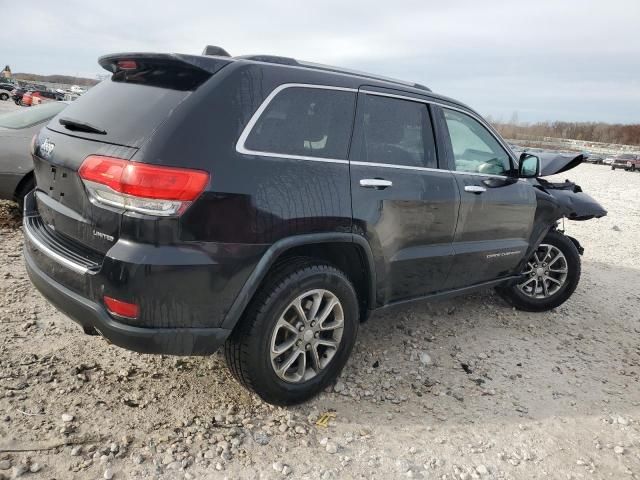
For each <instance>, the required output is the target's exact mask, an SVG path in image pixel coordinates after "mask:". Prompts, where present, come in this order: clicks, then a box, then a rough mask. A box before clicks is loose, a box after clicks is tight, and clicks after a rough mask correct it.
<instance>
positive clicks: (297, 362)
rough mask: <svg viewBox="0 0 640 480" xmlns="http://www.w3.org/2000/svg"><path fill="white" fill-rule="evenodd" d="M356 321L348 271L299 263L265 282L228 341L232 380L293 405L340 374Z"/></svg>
mask: <svg viewBox="0 0 640 480" xmlns="http://www.w3.org/2000/svg"><path fill="white" fill-rule="evenodd" d="M316 301H317V303H316ZM335 302H337V303H335ZM316 305H317V307H316ZM331 305H333V306H331ZM327 312H328V313H327ZM323 313H327V316H324V315H323ZM303 315H304V317H303ZM323 318H324V319H323ZM283 321H284V322H286V323H283ZM358 323H359V314H358V299H357V295H356V292H355V289H354V288H353V285H352V284H351V281H350V280H349V278H348V277H347V276H346V275H345V273H344V272H342V271H340V270H338V269H337V268H335V267H334V266H332V265H329V264H326V263H319V262H318V261H316V260H313V259H307V258H295V259H292V260H289V261H288V262H286V263H284V264H281V265H279V266H277V267H276V268H275V269H274V271H273V272H272V273H270V274H269V275H268V277H267V278H266V279H265V281H264V282H263V286H262V287H261V288H260V290H259V291H258V292H257V293H256V295H255V296H254V298H253V300H252V301H251V303H250V304H249V306H248V307H247V310H246V312H245V313H244V315H243V317H242V318H241V320H240V322H239V323H238V325H237V326H236V328H235V329H234V331H233V333H232V334H231V336H230V337H229V339H228V340H227V342H226V344H225V349H224V354H225V359H226V362H227V365H228V367H229V369H230V370H231V372H232V374H233V375H234V377H235V378H236V379H237V380H238V381H239V382H240V383H241V384H243V385H244V386H245V387H246V388H248V389H249V390H251V391H253V392H255V393H256V394H257V395H258V396H259V397H260V398H262V399H263V400H264V401H265V402H268V403H271V404H275V405H293V404H296V403H300V402H304V401H305V400H308V399H310V398H311V397H313V396H315V395H316V394H318V393H319V392H320V391H322V390H323V389H324V388H326V387H327V386H328V385H329V384H331V383H332V382H333V381H334V380H335V379H336V377H337V376H338V375H339V374H340V372H341V371H342V368H343V367H344V365H345V364H346V362H347V359H348V358H349V355H350V354H351V350H352V349H353V345H354V344H355V339H356V335H357V332H358ZM292 327H293V328H292ZM314 338H315V339H314ZM323 342H324V343H323ZM329 343H330V344H331V345H333V346H331V347H329V346H327V345H328V344H329ZM334 344H335V345H334ZM314 352H315V353H314ZM291 361H292V362H293V363H289V362H291ZM288 363H289V366H287V364H288ZM285 367H286V368H285Z"/></svg>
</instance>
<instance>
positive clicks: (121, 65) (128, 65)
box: [117, 60, 138, 70]
mask: <svg viewBox="0 0 640 480" xmlns="http://www.w3.org/2000/svg"><path fill="white" fill-rule="evenodd" d="M117 65H118V69H119V70H135V69H137V68H138V64H137V62H136V61H135V60H118V63H117Z"/></svg>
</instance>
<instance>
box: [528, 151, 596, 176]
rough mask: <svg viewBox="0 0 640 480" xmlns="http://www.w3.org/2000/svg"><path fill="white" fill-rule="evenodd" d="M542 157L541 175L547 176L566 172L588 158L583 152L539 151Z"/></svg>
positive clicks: (539, 155)
mask: <svg viewBox="0 0 640 480" xmlns="http://www.w3.org/2000/svg"><path fill="white" fill-rule="evenodd" d="M537 156H538V157H539V158H540V176H541V177H547V176H549V175H555V174H556V173H562V172H566V171H567V170H571V169H572V168H575V167H577V166H578V165H580V164H581V163H582V162H584V161H585V160H586V158H587V157H586V156H585V155H583V154H582V153H579V154H573V153H570V154H567V153H560V154H558V153H539V154H537Z"/></svg>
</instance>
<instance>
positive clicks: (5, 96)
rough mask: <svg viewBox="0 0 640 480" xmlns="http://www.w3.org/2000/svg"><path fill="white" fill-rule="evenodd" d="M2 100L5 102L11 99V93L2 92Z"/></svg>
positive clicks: (0, 95) (0, 94) (0, 97)
mask: <svg viewBox="0 0 640 480" xmlns="http://www.w3.org/2000/svg"><path fill="white" fill-rule="evenodd" d="M0 100H2V101H3V102H5V101H7V100H9V94H8V93H0Z"/></svg>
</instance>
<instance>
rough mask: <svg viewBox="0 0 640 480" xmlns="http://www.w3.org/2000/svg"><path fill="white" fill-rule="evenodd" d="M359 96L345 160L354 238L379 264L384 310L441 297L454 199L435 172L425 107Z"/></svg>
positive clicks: (369, 91)
mask: <svg viewBox="0 0 640 480" xmlns="http://www.w3.org/2000/svg"><path fill="white" fill-rule="evenodd" d="M373 90H374V89H373V88H364V87H363V88H362V89H361V90H360V93H359V95H358V106H357V111H356V125H355V129H354V137H353V142H352V147H351V153H350V155H349V160H350V168H351V188H352V190H351V191H352V199H353V228H354V233H356V234H360V235H363V236H365V237H366V239H367V240H368V241H369V244H370V245H371V247H372V249H373V253H374V256H375V257H376V258H377V259H378V261H377V265H376V273H377V282H378V285H377V297H378V301H379V302H381V303H384V304H386V303H390V302H395V301H399V300H405V299H410V298H416V297H420V296H423V295H426V294H428V293H431V292H435V291H438V290H442V289H443V286H444V282H445V280H446V278H447V275H448V273H449V270H450V268H451V264H452V260H453V250H452V241H453V235H454V231H455V225H456V219H457V217H458V204H459V194H458V187H457V185H456V180H455V178H454V175H453V174H452V173H451V172H449V171H447V170H439V169H438V158H437V155H436V146H435V141H434V133H433V128H432V122H431V114H430V107H429V106H428V105H427V104H426V103H424V101H421V100H420V99H419V98H416V99H411V98H408V99H407V98H397V97H393V96H390V94H389V93H385V91H382V89H375V91H373Z"/></svg>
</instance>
